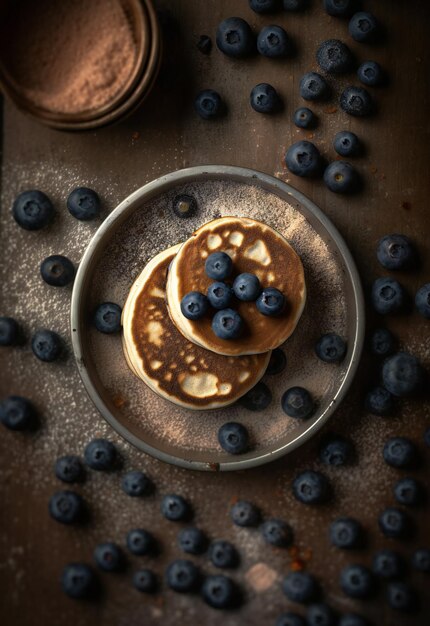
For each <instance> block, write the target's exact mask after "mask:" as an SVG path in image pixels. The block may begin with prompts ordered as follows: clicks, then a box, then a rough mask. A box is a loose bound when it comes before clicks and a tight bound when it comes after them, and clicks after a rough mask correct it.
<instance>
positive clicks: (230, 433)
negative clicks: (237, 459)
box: [218, 422, 249, 454]
mask: <svg viewBox="0 0 430 626" xmlns="http://www.w3.org/2000/svg"><path fill="white" fill-rule="evenodd" d="M218 441H219V444H220V446H221V448H222V449H223V450H225V451H226V452H228V453H229V454H242V453H243V452H246V450H247V449H248V445H249V435H248V431H247V430H246V428H245V426H243V425H242V424H238V423H237V422H227V424H223V425H222V426H221V428H220V429H219V431H218Z"/></svg>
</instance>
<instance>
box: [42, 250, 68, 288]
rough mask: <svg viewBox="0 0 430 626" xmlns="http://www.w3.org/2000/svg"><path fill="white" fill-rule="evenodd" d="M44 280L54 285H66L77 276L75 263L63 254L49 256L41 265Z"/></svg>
mask: <svg viewBox="0 0 430 626" xmlns="http://www.w3.org/2000/svg"><path fill="white" fill-rule="evenodd" d="M40 273H41V275H42V278H43V280H44V281H45V283H48V285H51V286H52V287H65V286H66V285H69V284H70V283H71V282H72V281H73V279H74V277H75V268H74V266H73V263H72V262H71V261H70V260H69V259H68V258H67V257H65V256H62V255H61V254H53V255H52V256H48V257H47V258H46V259H45V260H44V261H42V263H41V265H40Z"/></svg>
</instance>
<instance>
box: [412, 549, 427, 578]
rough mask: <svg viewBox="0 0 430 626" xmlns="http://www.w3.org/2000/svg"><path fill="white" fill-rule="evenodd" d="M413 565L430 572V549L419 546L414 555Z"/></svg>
mask: <svg viewBox="0 0 430 626" xmlns="http://www.w3.org/2000/svg"><path fill="white" fill-rule="evenodd" d="M412 567H413V568H414V569H416V570H418V571H419V572H425V573H426V574H429V573H430V549H429V548H418V550H415V552H414V553H413V555H412Z"/></svg>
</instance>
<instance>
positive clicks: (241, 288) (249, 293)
mask: <svg viewBox="0 0 430 626" xmlns="http://www.w3.org/2000/svg"><path fill="white" fill-rule="evenodd" d="M233 291H234V295H235V296H236V298H238V300H242V301H243V302H253V301H254V300H256V299H257V298H258V296H259V294H260V291H261V285H260V281H259V280H258V278H257V276H255V274H246V273H244V274H239V276H236V278H235V279H234V283H233Z"/></svg>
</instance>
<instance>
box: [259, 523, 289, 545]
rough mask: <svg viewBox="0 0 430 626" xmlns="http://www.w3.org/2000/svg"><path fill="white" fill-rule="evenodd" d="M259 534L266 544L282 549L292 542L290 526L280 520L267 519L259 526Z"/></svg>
mask: <svg viewBox="0 0 430 626" xmlns="http://www.w3.org/2000/svg"><path fill="white" fill-rule="evenodd" d="M261 533H262V535H263V538H264V539H265V540H266V541H267V543H270V544H272V545H273V546H277V547H279V548H283V547H286V546H289V545H290V544H291V542H292V540H293V531H292V530H291V526H290V525H289V524H287V522H284V521H283V520H281V519H268V520H266V521H265V522H263V524H262V526H261Z"/></svg>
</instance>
